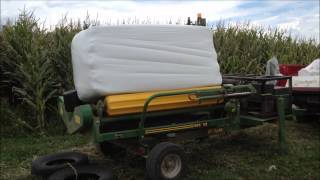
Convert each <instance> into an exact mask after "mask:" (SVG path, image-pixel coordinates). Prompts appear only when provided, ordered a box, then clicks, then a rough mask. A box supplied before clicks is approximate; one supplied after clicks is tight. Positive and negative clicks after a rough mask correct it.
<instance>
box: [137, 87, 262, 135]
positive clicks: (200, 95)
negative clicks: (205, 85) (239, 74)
mask: <svg viewBox="0 0 320 180" xmlns="http://www.w3.org/2000/svg"><path fill="white" fill-rule="evenodd" d="M239 92H249V93H255V92H256V90H255V88H254V87H253V86H252V85H238V86H226V87H223V88H220V89H216V88H210V89H206V90H188V91H175V92H167V93H157V94H154V95H152V96H150V97H149V98H148V99H147V100H146V101H145V103H144V106H143V111H142V114H141V119H140V123H139V129H140V138H143V137H144V134H145V129H144V122H145V119H146V116H147V111H148V106H149V104H150V103H151V101H152V100H154V99H156V98H159V97H164V96H174V95H181V94H190V95H195V96H196V97H197V99H196V100H197V101H199V103H201V100H208V99H224V98H225V96H226V95H227V94H228V93H229V94H230V93H239Z"/></svg>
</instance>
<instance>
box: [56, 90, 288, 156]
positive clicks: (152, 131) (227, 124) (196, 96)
mask: <svg viewBox="0 0 320 180" xmlns="http://www.w3.org/2000/svg"><path fill="white" fill-rule="evenodd" d="M254 93H256V90H255V88H254V87H253V86H252V85H236V86H232V85H224V86H223V87H222V88H220V89H206V90H189V91H176V92H169V93H157V94H154V95H152V96H150V97H149V98H148V99H147V100H146V101H145V102H144V106H143V111H142V113H138V114H132V115H123V116H115V117H108V116H107V115H106V114H105V107H104V103H103V101H102V100H99V101H98V102H97V103H96V104H83V105H79V106H77V107H75V108H74V111H73V112H67V111H66V108H65V104H64V98H63V96H60V97H59V98H58V107H59V112H60V115H61V117H62V119H63V121H64V123H65V125H66V127H67V130H68V132H69V133H70V134H72V133H76V132H91V135H92V137H93V140H94V142H95V143H101V142H105V141H110V142H111V141H117V140H122V141H123V140H128V139H130V140H134V141H136V142H138V143H137V144H139V142H143V141H144V139H145V138H146V137H147V138H150V137H153V136H159V135H166V134H169V133H181V132H182V133H183V132H187V131H189V132H190V131H191V132H192V131H193V130H199V131H202V132H204V133H203V134H205V136H209V132H208V130H209V129H213V128H218V129H222V130H223V131H225V132H230V131H232V130H239V129H241V128H242V127H250V126H257V125H261V124H263V123H264V122H269V121H274V120H276V119H278V133H279V134H278V137H279V147H280V152H281V153H285V152H286V151H287V148H286V143H285V118H286V114H285V102H286V101H287V100H286V99H287V98H290V95H289V94H285V95H277V96H275V98H276V102H277V112H278V116H276V117H271V118H259V117H255V116H250V115H241V112H240V99H241V98H247V97H248V96H251V95H252V94H254ZM181 94H187V95H189V98H190V99H192V100H195V101H198V102H199V103H201V102H202V101H206V100H213V99H220V100H223V101H224V102H223V103H222V104H217V105H212V106H206V107H195V108H189V109H177V110H168V111H158V112H157V111H156V112H148V107H149V105H150V103H151V102H152V101H153V100H155V99H157V98H160V97H164V96H174V95H181ZM221 106H222V109H223V111H224V112H223V114H224V115H223V116H220V117H214V118H212V117H208V118H206V119H196V120H191V121H187V122H178V123H177V122H170V123H166V124H161V125H156V126H146V125H145V122H146V121H148V118H152V117H163V118H166V116H170V115H177V114H182V113H186V112H188V113H190V112H201V111H202V112H203V111H204V112H210V111H212V110H214V109H215V108H217V107H220V108H221ZM134 120H135V121H137V122H138V126H136V127H132V128H129V129H123V130H121V129H120V130H116V131H111V132H109V131H101V126H102V125H104V126H108V124H110V123H126V122H127V121H134ZM186 138H187V137H186ZM141 144H142V143H141Z"/></svg>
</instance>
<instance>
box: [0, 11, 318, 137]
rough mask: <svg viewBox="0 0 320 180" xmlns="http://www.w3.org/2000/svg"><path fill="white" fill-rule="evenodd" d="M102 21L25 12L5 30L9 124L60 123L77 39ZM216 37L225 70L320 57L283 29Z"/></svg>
mask: <svg viewBox="0 0 320 180" xmlns="http://www.w3.org/2000/svg"><path fill="white" fill-rule="evenodd" d="M123 22H124V23H125V21H123ZM136 23H139V22H138V21H137V22H136ZM99 24H100V22H99V20H97V19H96V20H90V17H89V15H87V17H86V19H85V20H84V21H83V22H80V20H78V21H72V20H70V21H68V20H67V18H66V17H64V18H62V19H61V20H60V22H59V23H58V24H57V25H56V26H55V27H54V28H53V29H50V30H47V29H45V28H44V27H43V26H42V24H41V23H39V21H38V20H37V19H36V17H35V16H34V14H33V13H30V12H26V11H23V12H22V13H21V14H20V15H19V17H18V19H17V21H16V22H14V23H8V24H7V25H6V26H5V27H4V28H3V31H0V59H1V61H0V73H1V76H0V82H1V84H0V98H1V101H6V104H7V105H5V107H6V108H9V110H6V111H3V112H4V113H6V114H11V115H10V118H7V119H6V121H12V123H7V125H8V126H12V128H13V129H14V128H15V127H16V126H21V127H23V129H25V130H26V132H29V131H33V132H43V131H45V130H47V129H48V124H55V125H57V124H58V123H57V122H59V121H60V120H58V118H57V117H58V114H57V109H56V97H57V95H59V94H62V92H63V91H65V90H69V89H71V88H73V77H72V65H71V50H70V49H71V41H72V38H73V37H74V35H75V34H76V33H77V32H79V31H81V30H83V29H86V28H88V27H90V26H97V25H99ZM213 40H214V45H215V49H216V51H217V53H218V61H219V63H220V66H221V72H222V73H255V74H262V73H263V72H264V69H265V67H264V66H265V63H266V61H267V60H268V59H269V58H271V56H272V55H276V56H277V57H278V59H279V60H280V63H292V64H309V63H310V62H311V61H312V60H313V59H316V58H317V57H320V51H319V49H320V45H319V44H317V43H316V42H315V41H314V40H303V39H302V40H297V39H294V38H292V37H291V36H286V35H285V32H283V31H279V30H277V29H276V30H265V29H263V28H261V27H251V26H250V25H249V24H238V25H235V26H230V25H225V23H224V22H221V23H219V24H218V25H217V27H216V28H215V29H214V37H213ZM16 111H19V113H15V112H16ZM13 114H14V115H13ZM1 116H2V115H1ZM3 119H5V118H2V120H3ZM2 120H1V121H2ZM60 123H61V121H60ZM61 124H62V123H61ZM58 127H59V126H58ZM1 134H2V133H1Z"/></svg>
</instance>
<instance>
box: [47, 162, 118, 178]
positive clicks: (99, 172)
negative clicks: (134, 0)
mask: <svg viewBox="0 0 320 180" xmlns="http://www.w3.org/2000/svg"><path fill="white" fill-rule="evenodd" d="M74 168H75V170H76V171H77V174H78V179H82V178H84V177H83V176H85V175H88V174H90V175H96V176H97V178H98V179H97V180H112V179H113V175H112V172H111V171H109V170H108V169H106V168H104V167H102V166H97V165H82V166H75V167H74ZM87 178H88V177H87ZM65 179H68V180H69V179H70V180H71V179H75V172H74V169H73V168H71V167H68V168H64V169H60V170H58V171H57V172H55V173H53V174H51V175H50V176H49V178H48V180H65Z"/></svg>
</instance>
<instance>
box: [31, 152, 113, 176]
mask: <svg viewBox="0 0 320 180" xmlns="http://www.w3.org/2000/svg"><path fill="white" fill-rule="evenodd" d="M31 174H33V175H37V176H42V177H43V178H46V179H48V180H66V179H83V178H87V179H96V180H112V179H113V176H112V173H111V172H110V171H109V170H107V169H106V168H104V167H101V166H97V165H91V164H89V158H88V156H87V155H85V154H82V153H78V152H62V153H56V154H49V155H45V156H41V157H39V158H37V159H36V160H34V161H33V162H32V164H31Z"/></svg>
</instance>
